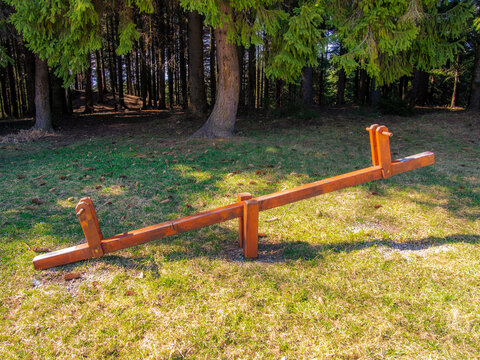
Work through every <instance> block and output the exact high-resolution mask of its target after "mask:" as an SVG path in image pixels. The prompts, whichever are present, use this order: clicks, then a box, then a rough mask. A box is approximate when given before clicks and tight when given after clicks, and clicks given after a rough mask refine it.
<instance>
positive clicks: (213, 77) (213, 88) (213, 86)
mask: <svg viewBox="0 0 480 360" xmlns="http://www.w3.org/2000/svg"><path fill="white" fill-rule="evenodd" d="M215 53H216V50H215V31H214V30H213V29H212V28H210V104H214V103H215V95H216V93H217V65H216V59H215Z"/></svg>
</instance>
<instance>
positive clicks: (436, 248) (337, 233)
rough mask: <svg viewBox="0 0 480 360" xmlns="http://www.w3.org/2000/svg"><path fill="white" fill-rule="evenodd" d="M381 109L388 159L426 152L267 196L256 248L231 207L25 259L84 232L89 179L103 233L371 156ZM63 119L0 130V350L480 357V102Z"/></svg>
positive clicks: (65, 354) (13, 353)
mask: <svg viewBox="0 0 480 360" xmlns="http://www.w3.org/2000/svg"><path fill="white" fill-rule="evenodd" d="M372 123H380V124H385V125H387V126H388V127H389V129H390V131H391V132H393V133H394V137H393V138H392V139H391V144H392V145H391V146H392V154H393V157H394V158H397V157H403V156H407V155H412V154H415V153H419V152H422V151H426V150H430V151H433V152H435V157H436V164H434V165H432V166H429V167H426V168H422V169H418V170H414V171H411V172H408V173H405V174H401V175H397V176H394V177H392V178H389V179H387V180H381V181H378V182H373V183H368V184H364V185H359V186H355V187H351V188H347V189H344V190H340V191H337V192H334V193H329V194H325V195H322V196H320V197H317V198H313V199H309V200H304V201H302V202H299V203H295V204H291V205H286V206H283V207H280V208H276V209H273V210H269V211H266V212H262V213H261V214H260V229H259V231H260V232H261V233H264V236H263V237H262V238H261V239H260V241H259V259H258V260H256V261H246V260H244V259H243V256H242V251H241V250H240V249H239V247H238V246H237V227H238V222H237V221H235V220H232V221H229V222H226V223H222V224H219V225H216V226H211V227H208V228H204V229H200V230H198V231H193V232H188V233H184V234H181V235H178V236H174V237H169V238H165V239H162V240H159V241H155V242H152V243H149V244H146V245H142V246H137V247H134V248H129V249H125V250H122V251H119V252H117V253H115V254H113V255H109V256H105V257H102V258H98V259H95V260H89V261H84V262H80V263H76V264H71V265H66V266H61V267H57V268H53V269H49V270H43V271H35V270H34V269H33V267H32V263H31V261H32V259H33V257H34V256H35V255H37V254H38V252H40V251H45V250H56V249H61V248H64V247H67V246H72V245H75V244H79V243H82V242H83V241H84V240H83V234H82V231H81V228H80V225H79V223H78V221H77V218H76V216H75V213H74V207H75V205H76V203H77V202H78V200H79V199H80V198H81V197H84V196H90V197H91V198H92V200H93V202H94V204H95V206H96V209H97V213H98V216H99V220H100V226H101V228H102V231H103V234H104V235H105V236H111V235H114V234H117V233H121V232H124V231H127V230H132V229H135V228H140V227H144V226H148V225H151V224H156V223H159V222H163V221H165V220H169V219H174V218H177V217H179V216H183V215H189V214H193V213H196V212H198V211H202V210H206V209H210V208H214V207H217V206H223V205H227V204H231V203H233V202H235V201H236V193H239V192H244V191H248V192H251V193H252V194H253V195H254V196H258V195H262V194H267V193H271V192H274V191H278V190H282V189H287V188H290V187H292V186H295V185H299V184H303V183H308V182H312V181H315V180H319V179H322V178H325V177H330V176H334V175H338V174H341V173H344V172H349V171H352V170H355V169H357V168H363V167H367V166H369V165H370V159H371V158H370V145H369V140H368V134H367V132H366V131H365V127H366V126H368V125H370V124H372ZM68 124H71V125H68ZM68 124H67V125H64V126H63V127H62V128H60V129H59V130H58V131H56V132H55V133H53V134H50V135H47V136H43V135H42V136H39V138H38V139H27V140H35V141H27V142H21V141H22V140H24V138H22V136H21V135H20V134H17V135H15V136H16V137H15V136H13V137H12V136H10V137H8V139H7V137H5V136H4V137H3V138H2V139H3V140H4V141H3V143H0V177H1V179H2V181H1V182H0V283H1V288H2V291H1V292H0V318H1V322H0V354H2V356H1V357H5V358H59V359H61V358H63V359H71V358H93V359H102V358H131V359H138V358H175V359H179V358H259V359H260V358H277V359H279V358H282V357H284V358H288V359H299V358H318V359H339V358H340V359H357V358H378V359H384V358H411V359H418V358H424V359H425V358H430V359H440V358H448V359H466V358H477V357H478V354H479V353H480V162H479V161H478V159H480V126H479V125H480V123H479V118H478V116H477V117H474V116H472V115H469V114H466V113H463V112H456V113H450V112H445V111H444V112H438V113H426V114H423V115H419V116H415V117H408V118H402V117H394V116H382V117H379V116H378V115H376V114H361V113H359V112H355V113H352V112H348V111H347V112H344V113H343V112H341V111H339V112H338V114H336V115H321V116H320V115H319V116H318V117H314V118H310V119H309V120H308V121H307V120H303V119H298V118H296V117H284V118H277V119H268V118H264V119H262V118H256V119H249V118H247V117H242V118H241V119H240V120H239V123H238V131H237V136H236V137H234V138H232V139H222V140H199V139H193V140H191V139H189V138H188V136H189V135H190V134H191V133H193V132H194V131H195V129H196V128H197V126H198V125H199V124H200V123H199V122H198V121H193V120H189V119H188V118H186V117H185V116H184V115H183V114H181V113H180V112H177V113H174V114H170V113H168V112H159V111H153V110H152V111H142V112H138V111H131V112H126V113H123V114H119V113H115V114H114V113H109V112H104V113H103V114H102V113H98V114H93V115H88V116H87V115H80V114H75V115H74V116H73V117H72V121H71V122H70V123H68ZM70 277H73V279H71V280H66V279H68V278H70Z"/></svg>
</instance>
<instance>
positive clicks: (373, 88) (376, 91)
mask: <svg viewBox="0 0 480 360" xmlns="http://www.w3.org/2000/svg"><path fill="white" fill-rule="evenodd" d="M381 97H382V93H381V92H380V87H379V86H377V84H376V79H375V77H372V80H371V81H370V104H371V105H377V103H378V101H379V100H380V98H381Z"/></svg>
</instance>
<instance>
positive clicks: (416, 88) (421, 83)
mask: <svg viewBox="0 0 480 360" xmlns="http://www.w3.org/2000/svg"><path fill="white" fill-rule="evenodd" d="M427 89H428V76H427V73H426V72H425V71H422V70H419V69H415V73H414V75H413V80H412V92H411V93H410V107H411V108H413V107H415V105H425V102H426V100H427Z"/></svg>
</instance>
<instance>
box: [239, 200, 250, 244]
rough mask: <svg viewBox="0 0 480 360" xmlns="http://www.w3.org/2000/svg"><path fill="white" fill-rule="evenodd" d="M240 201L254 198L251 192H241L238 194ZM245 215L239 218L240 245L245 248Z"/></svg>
mask: <svg viewBox="0 0 480 360" xmlns="http://www.w3.org/2000/svg"><path fill="white" fill-rule="evenodd" d="M237 198H238V202H239V203H241V202H242V201H245V200H248V199H251V198H252V194H250V193H247V192H245V193H240V194H237ZM243 219H244V218H243V215H242V216H240V217H239V218H238V245H240V247H241V248H243V244H244V243H245V236H244V220H243Z"/></svg>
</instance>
